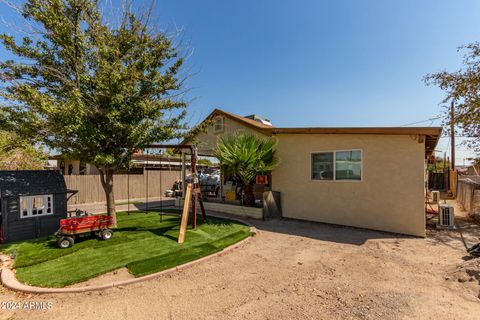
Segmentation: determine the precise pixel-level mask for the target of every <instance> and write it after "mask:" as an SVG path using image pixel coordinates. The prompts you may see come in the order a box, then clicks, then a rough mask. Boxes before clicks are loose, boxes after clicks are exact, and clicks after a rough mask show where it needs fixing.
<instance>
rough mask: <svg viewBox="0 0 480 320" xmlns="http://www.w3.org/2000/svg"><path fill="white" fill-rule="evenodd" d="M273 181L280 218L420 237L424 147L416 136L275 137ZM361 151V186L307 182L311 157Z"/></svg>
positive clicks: (298, 135)
mask: <svg viewBox="0 0 480 320" xmlns="http://www.w3.org/2000/svg"><path fill="white" fill-rule="evenodd" d="M277 138H278V140H279V144H278V156H279V158H280V165H279V166H278V168H277V169H275V170H274V172H273V176H272V182H273V190H275V191H280V192H281V201H282V211H283V216H284V217H290V218H297V219H305V220H312V221H320V222H327V223H334V224H340V225H347V226H355V227H362V228H369V229H376V230H383V231H390V232H398V233H404V234H411V235H416V236H425V214H424V198H423V196H424V189H423V186H424V181H423V178H424V152H425V150H424V144H423V143H418V142H417V140H416V136H402V135H347V134H338V135H335V134H328V135H324V134H280V135H277ZM346 149H362V151H363V180H362V181H312V180H311V171H310V170H311V168H310V157H311V152H321V151H333V150H346Z"/></svg>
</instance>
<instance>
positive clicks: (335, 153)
mask: <svg viewBox="0 0 480 320" xmlns="http://www.w3.org/2000/svg"><path fill="white" fill-rule="evenodd" d="M347 151H360V180H353V179H340V180H337V152H347ZM318 153H333V178H332V179H331V180H328V179H324V180H322V179H313V178H312V173H313V172H312V164H313V163H312V157H313V155H314V154H318ZM309 180H310V181H320V182H357V183H358V182H363V149H360V148H356V149H344V150H324V151H312V152H310V178H309Z"/></svg>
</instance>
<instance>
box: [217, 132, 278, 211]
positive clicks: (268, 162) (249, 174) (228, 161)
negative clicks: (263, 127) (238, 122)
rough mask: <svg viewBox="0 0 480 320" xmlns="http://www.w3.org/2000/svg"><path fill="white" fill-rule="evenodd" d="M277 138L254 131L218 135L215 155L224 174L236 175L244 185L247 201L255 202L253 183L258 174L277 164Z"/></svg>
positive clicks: (271, 168) (248, 203) (266, 171)
mask: <svg viewBox="0 0 480 320" xmlns="http://www.w3.org/2000/svg"><path fill="white" fill-rule="evenodd" d="M276 147H277V140H276V139H274V138H269V137H265V138H264V137H260V136H258V135H255V134H245V133H241V134H227V135H223V136H221V137H219V140H218V143H217V147H216V149H215V156H216V157H217V158H218V160H219V161H220V168H221V170H223V172H224V173H225V175H227V176H228V175H230V176H236V177H237V178H239V179H240V180H241V181H242V183H243V185H244V187H245V190H244V191H245V198H244V202H245V204H247V205H252V204H253V202H254V197H253V186H252V183H253V181H254V180H255V177H256V176H257V175H258V174H266V173H268V172H270V171H272V170H273V169H275V168H276V167H277V166H278V163H279V160H278V159H277V157H276V156H275V149H276Z"/></svg>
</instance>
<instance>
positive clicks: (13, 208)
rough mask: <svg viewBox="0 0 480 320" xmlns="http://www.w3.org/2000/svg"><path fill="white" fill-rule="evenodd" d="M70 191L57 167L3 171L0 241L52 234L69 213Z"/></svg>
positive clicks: (0, 182) (0, 187)
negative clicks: (56, 169) (51, 169)
mask: <svg viewBox="0 0 480 320" xmlns="http://www.w3.org/2000/svg"><path fill="white" fill-rule="evenodd" d="M68 193H74V191H69V190H67V187H66V185H65V180H64V178H63V176H62V175H61V174H60V173H59V172H56V171H46V170H42V171H0V231H1V237H0V241H1V242H2V243H6V242H12V241H19V240H27V239H33V238H38V237H43V236H49V235H52V234H53V233H54V232H55V231H57V230H58V228H59V226H60V219H64V218H66V217H67V194H68Z"/></svg>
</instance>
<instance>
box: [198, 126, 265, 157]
mask: <svg viewBox="0 0 480 320" xmlns="http://www.w3.org/2000/svg"><path fill="white" fill-rule="evenodd" d="M234 132H245V133H255V134H260V135H261V133H259V132H258V131H256V130H253V129H250V128H249V127H246V126H244V125H242V124H240V123H238V122H237V121H234V120H231V119H229V118H224V130H223V131H222V132H215V130H214V126H213V125H212V126H210V127H208V129H207V131H206V132H201V133H199V134H198V135H197V136H196V137H195V141H194V142H195V143H196V145H197V151H198V154H200V155H213V150H214V149H215V147H216V145H217V138H218V136H220V135H223V134H226V133H234Z"/></svg>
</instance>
